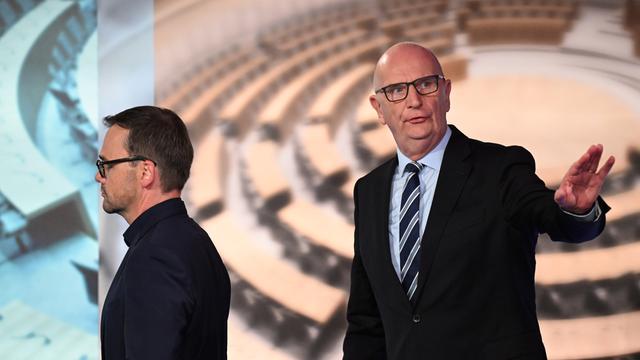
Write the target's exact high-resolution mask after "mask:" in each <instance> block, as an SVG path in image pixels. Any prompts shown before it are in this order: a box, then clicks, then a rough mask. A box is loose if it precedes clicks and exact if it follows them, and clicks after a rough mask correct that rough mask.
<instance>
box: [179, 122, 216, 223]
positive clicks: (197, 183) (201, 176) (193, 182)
mask: <svg viewBox="0 0 640 360" xmlns="http://www.w3.org/2000/svg"><path fill="white" fill-rule="evenodd" d="M226 168H227V151H226V149H225V142H224V137H223V136H222V134H221V133H220V130H219V129H216V128H214V129H211V130H210V131H209V133H208V134H207V135H206V136H205V137H204V138H203V139H202V140H201V141H199V142H198V144H197V146H195V149H194V157H193V164H192V165H191V175H190V177H189V181H187V183H186V185H185V189H184V193H185V198H186V199H187V202H188V204H189V207H190V208H191V209H192V211H194V214H196V215H195V216H194V217H198V218H203V217H204V218H206V217H210V216H212V215H215V214H216V213H217V212H218V211H220V210H221V209H222V203H223V202H224V194H223V189H224V188H225V174H226Z"/></svg>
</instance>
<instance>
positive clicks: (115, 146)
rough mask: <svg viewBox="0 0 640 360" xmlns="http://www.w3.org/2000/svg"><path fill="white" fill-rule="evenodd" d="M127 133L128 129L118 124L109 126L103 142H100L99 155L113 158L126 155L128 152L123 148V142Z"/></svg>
mask: <svg viewBox="0 0 640 360" xmlns="http://www.w3.org/2000/svg"><path fill="white" fill-rule="evenodd" d="M128 135H129V130H127V129H125V128H123V127H120V126H118V125H114V126H112V127H110V128H109V129H108V130H107V133H106V134H105V136H104V142H103V144H102V149H101V150H100V155H101V156H103V157H104V158H106V159H114V158H116V157H122V156H127V155H128V154H127V150H126V149H125V144H126V141H127V136H128Z"/></svg>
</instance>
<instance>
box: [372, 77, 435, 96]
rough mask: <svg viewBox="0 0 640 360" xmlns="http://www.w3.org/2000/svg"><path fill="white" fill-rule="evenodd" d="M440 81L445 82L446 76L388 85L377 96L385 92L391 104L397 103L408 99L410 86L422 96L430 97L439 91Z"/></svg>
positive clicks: (379, 90)
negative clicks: (429, 95)
mask: <svg viewBox="0 0 640 360" xmlns="http://www.w3.org/2000/svg"><path fill="white" fill-rule="evenodd" d="M440 79H442V80H444V76H442V75H429V76H425V77H421V78H419V79H415V80H413V81H411V82H406V83H396V84H391V85H387V86H385V87H382V88H380V89H378V90H376V91H375V92H376V94H377V93H379V92H383V93H384V96H385V97H386V98H387V100H389V101H390V102H397V101H401V100H404V99H406V98H407V95H408V94H409V85H413V87H414V88H415V89H416V91H417V92H418V94H420V95H428V94H431V93H434V92H436V91H438V83H439V82H440Z"/></svg>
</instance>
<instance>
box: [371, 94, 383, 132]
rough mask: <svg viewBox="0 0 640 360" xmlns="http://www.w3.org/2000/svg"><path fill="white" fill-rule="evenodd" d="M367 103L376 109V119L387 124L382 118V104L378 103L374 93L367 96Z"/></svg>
mask: <svg viewBox="0 0 640 360" xmlns="http://www.w3.org/2000/svg"><path fill="white" fill-rule="evenodd" d="M369 103H370V104H371V106H372V107H373V109H374V110H375V111H376V113H378V121H379V122H380V124H382V125H387V122H386V121H385V120H384V113H383V112H382V104H380V102H379V101H378V98H377V97H376V95H375V94H374V95H371V96H369Z"/></svg>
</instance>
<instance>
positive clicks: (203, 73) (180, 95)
mask: <svg viewBox="0 0 640 360" xmlns="http://www.w3.org/2000/svg"><path fill="white" fill-rule="evenodd" d="M254 52H255V50H254V49H251V48H249V47H244V48H239V49H235V48H234V49H230V50H228V51H227V52H224V53H223V54H221V55H219V56H217V57H214V58H213V59H211V60H209V62H208V64H206V65H204V68H196V69H195V70H193V73H191V74H190V75H191V76H190V77H188V80H187V81H185V82H183V83H182V84H179V85H177V86H172V87H171V89H170V90H169V91H167V93H168V94H167V96H165V97H162V98H160V99H159V101H158V100H157V101H156V102H157V103H158V105H159V106H160V107H164V108H168V109H174V110H179V109H182V107H183V104H184V103H188V102H189V100H190V99H191V98H193V97H194V96H196V95H198V94H199V93H200V92H202V90H201V89H202V87H204V86H206V85H205V84H212V83H213V84H215V83H216V82H217V81H219V80H220V78H221V77H223V76H224V75H225V74H226V73H228V72H229V71H232V70H234V69H235V68H236V67H238V66H241V65H242V64H244V63H245V62H246V61H248V60H249V58H250V57H251V56H253V55H255V54H254Z"/></svg>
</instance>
